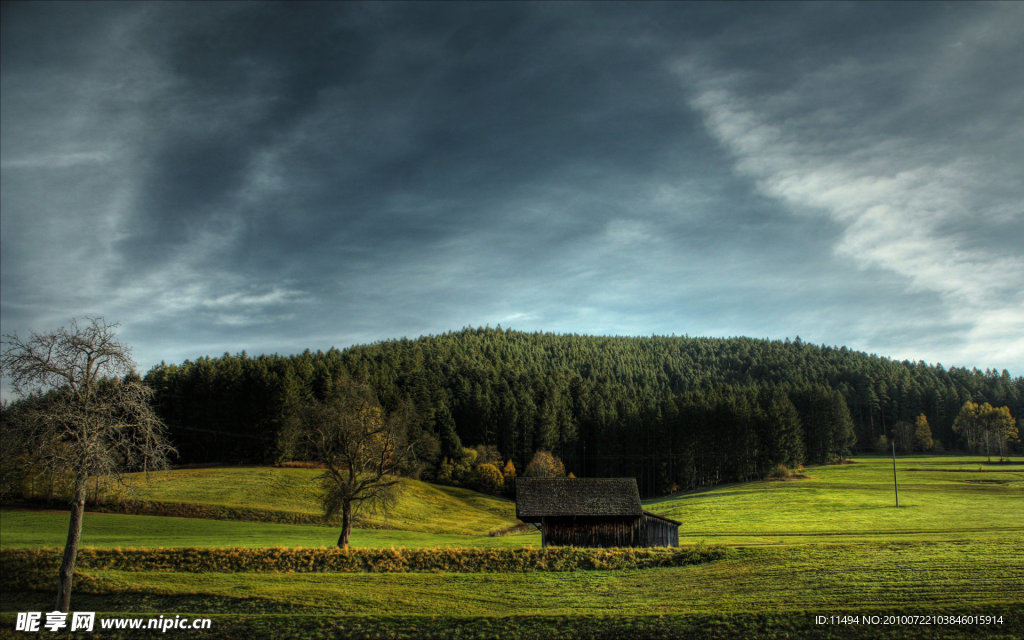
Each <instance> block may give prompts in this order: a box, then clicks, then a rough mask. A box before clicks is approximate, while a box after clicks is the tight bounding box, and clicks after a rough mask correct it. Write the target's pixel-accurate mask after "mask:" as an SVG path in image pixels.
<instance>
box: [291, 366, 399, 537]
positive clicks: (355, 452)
mask: <svg viewBox="0 0 1024 640" xmlns="http://www.w3.org/2000/svg"><path fill="white" fill-rule="evenodd" d="M306 420H307V423H308V426H309V431H308V434H309V436H308V437H309V440H310V444H311V445H312V448H313V451H314V452H315V455H316V456H317V461H318V462H321V463H323V464H324V465H325V466H326V470H325V471H324V473H323V474H322V475H321V476H320V478H319V480H320V484H321V488H322V489H323V496H322V500H323V507H324V514H325V516H326V517H328V518H330V517H333V516H335V515H337V514H338V513H339V512H340V513H341V535H340V536H339V537H338V546H339V547H340V548H342V549H348V543H349V536H350V535H351V533H352V520H353V516H354V514H355V511H356V510H357V509H359V508H360V507H361V506H363V505H370V506H374V507H378V506H387V505H389V504H390V503H391V502H392V501H393V499H394V497H395V492H396V491H397V489H398V484H399V479H398V474H399V473H400V472H402V471H403V470H405V469H406V465H408V464H409V463H410V462H411V460H412V449H411V447H410V446H409V445H408V444H407V437H406V436H407V431H408V427H409V424H410V422H411V420H412V412H411V409H410V408H409V407H403V408H402V409H400V410H398V411H394V412H392V413H391V414H385V413H384V410H383V409H382V408H381V406H380V404H379V403H378V402H377V398H376V396H375V394H374V393H373V390H372V389H370V388H369V387H367V386H365V385H361V384H357V383H348V384H343V385H340V386H339V387H338V388H337V389H335V390H334V392H333V393H331V395H329V396H328V397H327V398H326V399H325V400H324V401H323V402H317V403H315V404H313V405H312V406H311V407H310V408H309V411H308V412H307V416H306Z"/></svg>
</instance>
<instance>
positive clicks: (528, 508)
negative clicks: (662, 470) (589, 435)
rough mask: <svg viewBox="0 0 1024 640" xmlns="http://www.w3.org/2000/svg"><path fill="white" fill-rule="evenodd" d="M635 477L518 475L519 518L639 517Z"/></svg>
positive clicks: (517, 498) (517, 504)
mask: <svg viewBox="0 0 1024 640" xmlns="http://www.w3.org/2000/svg"><path fill="white" fill-rule="evenodd" d="M642 513H643V508H642V507H641V506H640V491H639V490H638V489H637V486H636V479H635V478H516V517H517V518H519V519H520V520H524V519H529V518H541V517H551V516H639V515H640V514H642Z"/></svg>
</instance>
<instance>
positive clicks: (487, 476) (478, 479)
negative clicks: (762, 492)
mask: <svg viewBox="0 0 1024 640" xmlns="http://www.w3.org/2000/svg"><path fill="white" fill-rule="evenodd" d="M473 486H474V487H475V488H476V490H477V491H482V492H483V493H490V494H494V495H501V492H502V490H503V489H504V488H505V478H504V476H502V475H501V470H500V469H498V467H496V466H495V465H493V464H491V463H490V462H485V463H484V464H478V465H477V466H476V467H475V468H474V469H473Z"/></svg>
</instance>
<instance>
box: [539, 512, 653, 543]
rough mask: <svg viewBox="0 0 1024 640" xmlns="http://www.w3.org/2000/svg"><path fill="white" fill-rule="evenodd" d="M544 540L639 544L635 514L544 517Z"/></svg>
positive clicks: (638, 524) (637, 520)
mask: <svg viewBox="0 0 1024 640" xmlns="http://www.w3.org/2000/svg"><path fill="white" fill-rule="evenodd" d="M543 527H544V543H545V544H546V545H551V546H572V547H639V546H642V545H641V535H640V518H639V517H637V516H621V517H614V516H604V517H603V516H566V517H561V518H544V521H543Z"/></svg>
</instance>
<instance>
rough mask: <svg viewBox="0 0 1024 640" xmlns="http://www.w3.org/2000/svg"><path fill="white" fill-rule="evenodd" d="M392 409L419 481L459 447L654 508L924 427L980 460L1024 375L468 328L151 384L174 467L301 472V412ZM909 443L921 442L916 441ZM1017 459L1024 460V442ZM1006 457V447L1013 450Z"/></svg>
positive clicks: (178, 370) (819, 353)
mask: <svg viewBox="0 0 1024 640" xmlns="http://www.w3.org/2000/svg"><path fill="white" fill-rule="evenodd" d="M347 380H354V381H357V382H360V383H365V384H367V385H369V386H370V387H372V388H373V389H374V390H375V391H376V393H377V395H378V397H379V400H380V402H381V404H382V406H383V407H384V408H385V409H386V410H392V409H395V408H397V407H398V406H400V405H402V404H403V403H409V402H411V403H412V405H413V406H414V407H415V410H416V415H417V416H418V418H419V419H418V420H417V422H416V425H415V427H414V429H415V430H416V433H411V434H410V437H411V438H412V439H413V440H415V441H417V442H418V443H420V446H419V451H420V458H421V461H422V463H423V465H422V469H423V477H424V478H426V479H440V478H438V477H437V476H438V474H439V473H440V472H441V471H440V470H442V469H443V467H444V465H445V464H447V463H450V462H451V461H455V460H457V459H458V458H459V456H460V455H463V453H464V449H463V448H464V447H475V448H476V449H477V450H480V451H490V452H491V453H492V455H493V454H494V453H497V455H498V456H499V457H500V458H501V459H502V460H511V461H512V462H513V464H514V465H515V467H516V468H518V469H523V468H524V467H525V466H526V464H527V462H528V461H529V460H530V459H531V457H532V455H533V454H534V452H536V451H538V450H547V451H551V452H552V453H554V454H555V455H556V456H558V457H559V458H561V459H562V460H563V461H564V463H565V469H566V471H571V472H572V473H574V474H575V475H576V476H633V477H636V478H637V479H638V481H639V483H640V487H641V492H642V493H643V494H644V495H657V494H662V493H667V492H670V491H673V490H684V489H691V488H696V487H701V486H709V485H714V484H718V483H722V482H731V481H742V480H749V479H753V478H760V477H764V476H765V475H766V474H767V473H768V472H769V471H770V470H771V469H772V468H773V467H775V466H776V465H778V464H784V465H786V466H788V467H790V468H792V467H795V466H797V465H800V464H810V463H823V462H828V461H831V460H834V459H836V458H840V457H843V456H847V455H849V454H850V453H851V452H854V451H856V452H865V451H871V450H872V449H873V448H875V447H877V446H878V445H879V441H880V440H879V439H880V437H881V436H886V437H888V438H892V437H894V436H895V437H896V438H897V447H898V448H899V449H902V450H904V451H912V450H914V449H915V447H917V448H920V443H919V442H916V441H914V440H913V439H912V438H907V437H901V436H900V434H901V433H903V434H906V433H907V428H908V427H909V426H910V425H913V424H914V423H915V420H918V419H919V416H921V415H922V414H923V415H924V416H925V417H926V419H927V422H928V424H929V426H930V429H931V436H932V438H933V439H934V441H935V449H938V450H942V449H961V450H962V449H967V448H968V446H969V445H972V444H973V443H968V442H967V441H966V440H964V439H963V438H962V437H961V436H962V434H958V433H956V432H954V429H953V423H954V420H955V419H956V417H957V415H958V413H959V412H960V409H961V407H962V406H963V405H964V403H965V402H968V401H974V402H978V403H981V402H987V403H990V404H991V405H993V406H996V407H1001V406H1006V407H1009V410H1010V412H1011V413H1012V415H1013V416H1014V418H1019V417H1020V416H1022V415H1024V378H1021V377H1016V378H1014V377H1011V376H1010V375H1009V373H1008V372H1006V371H1005V370H1004V371H1002V372H997V371H993V370H986V371H979V370H977V369H963V368H950V369H945V368H943V367H942V366H941V365H934V366H932V365H927V364H925V363H923V362H918V363H914V362H909V361H902V362H900V361H895V360H892V359H889V358H885V357H879V356H876V355H868V354H865V353H861V352H857V351H853V350H850V349H847V348H846V347H838V348H837V347H827V346H817V345H812V344H807V343H804V342H802V341H801V340H800V339H799V338H797V339H795V340H793V341H789V340H786V341H770V340H759V339H752V338H727V339H719V338H690V337H594V336H581V335H557V334H550V333H523V332H517V331H506V330H502V329H501V328H500V327H498V328H494V329H492V328H480V329H464V330H461V331H457V332H450V333H446V334H443V335H436V336H425V337H421V338H418V339H415V340H409V339H401V340H391V341H385V342H380V343H376V344H372V345H365V346H356V347H351V348H348V349H344V350H338V349H331V350H329V351H327V352H319V351H318V352H315V353H313V352H310V351H306V352H305V353H302V354H299V355H292V356H280V355H261V356H258V357H249V356H248V355H246V354H245V353H244V352H243V353H240V354H237V355H230V354H225V355H224V356H222V357H219V358H210V357H204V358H201V359H198V360H195V361H185V362H184V363H182V364H180V365H167V364H161V365H159V366H156V367H154V368H153V369H151V370H150V371H149V372H148V373H147V374H146V376H145V382H146V383H147V384H149V385H150V386H151V387H153V389H154V390H155V396H154V402H155V406H156V408H157V411H158V413H159V414H160V416H161V417H162V418H163V420H164V421H165V422H166V423H167V425H168V427H169V430H170V436H171V439H172V440H173V442H174V444H175V446H176V447H177V448H178V451H179V454H180V455H179V459H178V463H180V464H184V463H203V462H229V463H261V464H262V463H269V462H282V461H292V460H303V459H306V458H307V456H308V451H306V450H305V448H304V446H305V445H304V434H303V424H302V420H301V418H300V413H301V412H300V410H299V409H300V408H301V407H302V406H304V404H307V403H308V402H309V401H311V400H314V399H322V398H324V397H325V396H326V394H328V393H330V391H331V390H332V389H334V388H335V387H336V385H338V384H339V383H341V382H342V381H347ZM911 431H912V429H911ZM1009 446H1011V447H1016V448H1017V450H1019V447H1020V443H1019V441H1018V442H1011V443H1009ZM1008 452H1009V451H1008Z"/></svg>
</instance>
